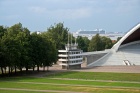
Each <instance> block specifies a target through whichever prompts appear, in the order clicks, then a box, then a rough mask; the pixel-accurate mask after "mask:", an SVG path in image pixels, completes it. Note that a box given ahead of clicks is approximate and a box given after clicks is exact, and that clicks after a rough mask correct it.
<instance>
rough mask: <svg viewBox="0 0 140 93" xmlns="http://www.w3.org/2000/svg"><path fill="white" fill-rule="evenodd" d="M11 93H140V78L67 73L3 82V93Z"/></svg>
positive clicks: (18, 78) (1, 87) (0, 87)
mask: <svg viewBox="0 0 140 93" xmlns="http://www.w3.org/2000/svg"><path fill="white" fill-rule="evenodd" d="M46 73H47V72H46ZM48 90H49V91H48ZM9 91H10V93H25V92H26V93H43V92H47V93H58V92H59V93H67V92H69V93H70V92H71V93H73V92H75V93H78V92H85V93H140V74H134V73H101V72H69V71H68V72H62V73H57V74H56V73H55V74H51V75H47V76H44V77H40V78H39V77H27V76H24V77H21V76H18V77H16V76H15V77H7V78H0V93H9Z"/></svg>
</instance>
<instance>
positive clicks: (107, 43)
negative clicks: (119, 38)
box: [101, 36, 113, 49]
mask: <svg viewBox="0 0 140 93" xmlns="http://www.w3.org/2000/svg"><path fill="white" fill-rule="evenodd" d="M101 40H102V43H103V44H102V45H103V49H110V48H112V46H113V43H112V40H111V39H110V38H108V37H105V36H102V37H101Z"/></svg>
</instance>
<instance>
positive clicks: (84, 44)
mask: <svg viewBox="0 0 140 93" xmlns="http://www.w3.org/2000/svg"><path fill="white" fill-rule="evenodd" d="M76 41H77V43H78V47H79V48H80V49H81V50H83V51H84V52H87V51H88V46H89V42H90V40H89V39H88V38H87V37H82V36H78V37H77V40H76Z"/></svg>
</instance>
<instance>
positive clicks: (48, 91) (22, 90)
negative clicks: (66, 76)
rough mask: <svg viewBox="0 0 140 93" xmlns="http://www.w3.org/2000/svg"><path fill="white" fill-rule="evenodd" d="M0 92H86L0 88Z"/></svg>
mask: <svg viewBox="0 0 140 93" xmlns="http://www.w3.org/2000/svg"><path fill="white" fill-rule="evenodd" d="M0 90H20V91H33V92H56V93H86V92H74V91H59V90H36V89H21V88H0Z"/></svg>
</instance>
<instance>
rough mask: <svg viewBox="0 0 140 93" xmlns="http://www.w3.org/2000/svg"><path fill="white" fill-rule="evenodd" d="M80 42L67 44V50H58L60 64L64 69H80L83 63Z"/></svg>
mask: <svg viewBox="0 0 140 93" xmlns="http://www.w3.org/2000/svg"><path fill="white" fill-rule="evenodd" d="M77 46H78V44H76V43H75V44H72V43H71V44H69V43H68V44H66V45H65V50H58V52H59V55H58V57H59V59H58V61H59V65H62V69H78V68H81V64H82V63H83V56H82V52H83V51H82V50H80V49H78V48H77Z"/></svg>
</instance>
